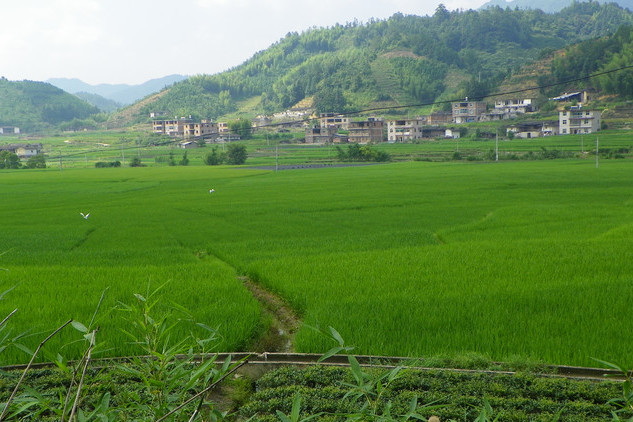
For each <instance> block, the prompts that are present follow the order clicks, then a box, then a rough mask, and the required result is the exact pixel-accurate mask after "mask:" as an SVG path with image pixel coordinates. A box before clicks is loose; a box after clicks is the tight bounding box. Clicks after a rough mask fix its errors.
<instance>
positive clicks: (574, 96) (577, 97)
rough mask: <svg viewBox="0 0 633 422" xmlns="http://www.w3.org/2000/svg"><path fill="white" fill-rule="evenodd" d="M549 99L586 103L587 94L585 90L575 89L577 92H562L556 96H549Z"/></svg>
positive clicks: (587, 99)
mask: <svg viewBox="0 0 633 422" xmlns="http://www.w3.org/2000/svg"><path fill="white" fill-rule="evenodd" d="M550 101H558V102H576V103H578V104H579V105H582V104H586V103H587V102H588V101H589V94H588V93H587V91H577V92H569V93H567V92H566V93H564V94H563V95H559V96H558V97H554V98H550Z"/></svg>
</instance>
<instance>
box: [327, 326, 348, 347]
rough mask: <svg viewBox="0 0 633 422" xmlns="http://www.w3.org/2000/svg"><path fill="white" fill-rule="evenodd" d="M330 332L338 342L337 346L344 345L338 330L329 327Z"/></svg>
mask: <svg viewBox="0 0 633 422" xmlns="http://www.w3.org/2000/svg"><path fill="white" fill-rule="evenodd" d="M330 333H332V337H333V338H334V340H336V341H337V342H338V344H339V346H341V347H344V346H345V340H343V337H342V336H341V335H340V334H339V332H338V331H336V329H334V327H330Z"/></svg>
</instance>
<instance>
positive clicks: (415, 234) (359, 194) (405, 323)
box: [0, 161, 633, 365]
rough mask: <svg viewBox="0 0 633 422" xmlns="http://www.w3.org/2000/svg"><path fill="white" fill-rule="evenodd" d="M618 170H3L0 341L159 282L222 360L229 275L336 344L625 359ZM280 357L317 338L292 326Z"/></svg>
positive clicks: (121, 349) (231, 300)
mask: <svg viewBox="0 0 633 422" xmlns="http://www.w3.org/2000/svg"><path fill="white" fill-rule="evenodd" d="M630 172H631V167H630V163H629V162H628V161H609V162H605V163H604V164H602V165H601V167H600V168H599V169H596V168H595V167H594V166H593V164H592V163H589V162H587V161H550V162H520V163H517V162H515V163H496V164H455V163H443V164H440V163H433V164H431V163H399V164H388V165H378V166H368V167H355V168H324V169H306V170H301V171H283V172H276V173H275V172H268V171H259V170H235V169H228V168H204V167H192V168H142V169H103V170H94V169H90V170H72V171H65V172H51V171H48V172H27V171H21V172H13V173H5V174H3V176H2V177H3V183H2V184H1V185H0V194H1V195H2V198H3V205H2V207H0V218H2V221H4V222H5V224H4V227H5V235H4V236H3V238H2V242H1V243H0V248H1V249H2V250H3V251H7V253H5V254H4V255H3V256H2V257H1V258H0V264H1V265H0V267H3V268H6V269H9V271H8V272H2V273H0V283H1V284H0V285H1V286H2V287H3V290H4V289H6V288H8V287H11V286H16V287H15V289H14V290H13V291H11V292H10V293H9V294H8V295H7V296H6V297H5V300H3V301H1V302H0V311H1V312H2V314H6V313H8V312H10V310H12V309H14V308H15V307H18V308H20V309H21V310H22V311H21V312H20V315H21V316H20V317H19V318H18V317H16V319H15V321H12V322H13V323H14V324H15V325H16V330H20V329H25V328H31V329H33V330H34V331H39V330H44V327H45V326H46V327H52V326H53V325H54V323H55V322H63V321H64V320H66V319H68V318H69V317H76V318H78V319H82V318H86V317H88V316H89V315H90V312H92V309H94V304H95V303H96V301H97V300H98V298H99V296H100V293H101V291H102V290H103V289H104V288H105V287H110V291H109V293H108V294H109V298H108V300H109V302H108V304H109V305H114V304H115V303H116V301H125V300H126V297H129V296H131V295H132V293H135V292H143V291H145V289H147V285H148V283H151V284H152V285H153V286H154V285H159V284H162V283H164V282H166V281H169V282H168V284H167V286H166V287H165V289H166V296H167V297H169V298H170V299H173V300H174V301H176V302H178V303H179V304H180V305H183V306H184V307H186V308H188V309H189V310H190V311H191V312H192V313H193V314H194V316H195V317H196V318H197V319H198V320H201V321H202V322H204V323H205V324H207V325H210V326H218V327H219V331H220V333H221V334H222V335H223V336H224V341H223V342H222V344H220V345H219V346H218V347H220V348H222V349H223V350H225V351H229V350H239V349H244V348H248V345H249V344H251V342H252V341H253V340H254V339H255V338H256V337H257V335H258V334H260V333H261V332H262V330H264V328H265V322H264V321H262V319H261V309H260V308H259V305H258V304H257V303H256V301H255V300H254V299H253V298H252V297H250V296H249V294H248V292H247V291H246V289H245V288H244V287H243V286H242V285H241V284H240V283H239V282H238V281H237V279H236V275H238V274H248V275H250V276H251V277H252V278H253V279H255V280H257V281H259V282H260V283H262V284H263V285H264V286H266V287H268V288H269V289H271V290H272V291H274V292H276V293H278V294H280V295H281V296H283V297H285V298H286V299H287V300H289V302H290V303H291V304H292V305H293V306H294V307H295V309H296V310H297V311H298V312H299V313H300V314H301V316H302V317H303V319H304V322H305V323H306V324H307V325H311V326H321V327H327V326H328V325H331V326H334V327H336V328H337V330H338V331H339V332H341V333H342V335H343V337H344V338H345V339H346V341H347V342H348V343H349V344H352V345H355V346H357V348H356V349H355V353H371V354H389V355H404V356H407V355H410V356H429V355H435V354H439V353H441V354H446V355H451V354H458V353H462V352H465V351H474V352H477V353H481V354H483V355H485V356H487V357H489V358H491V359H496V360H507V359H513V358H516V357H520V358H527V359H539V360H544V361H547V362H549V363H558V364H576V365H592V364H594V362H593V361H592V360H591V357H599V358H602V359H605V360H611V361H618V362H623V361H624V362H626V361H629V362H630V361H631V359H633V352H632V351H631V350H630V347H628V346H627V344H628V340H629V339H628V338H627V333H630V332H631V330H632V329H633V321H632V320H631V318H630V303H631V300H632V299H633V275H632V274H633V271H632V270H633V268H632V267H633V262H632V261H631V259H630V250H631V246H633V245H632V244H633V240H632V239H633V238H632V237H631V234H633V182H632V181H631V178H630ZM211 187H213V188H214V189H215V190H216V192H214V193H213V194H209V193H208V191H209V188H211ZM5 198H6V199H5ZM80 211H82V212H91V216H90V218H89V219H88V220H83V219H82V218H81V216H80V215H79V212H80ZM33 309H35V310H33ZM27 315H28V317H27ZM113 315H114V314H113ZM118 328H120V327H118V326H117V322H116V318H115V317H112V318H110V320H109V321H104V330H103V331H104V337H106V338H108V340H109V341H110V342H111V344H113V345H114V349H113V350H111V351H110V353H111V354H123V353H128V352H130V351H133V347H132V346H131V345H127V344H125V342H124V340H123V339H122V337H120V336H118V334H117V331H118ZM61 340H63V339H60V341H61ZM34 342H35V343H36V341H34ZM295 346H296V349H297V350H298V351H305V352H322V351H324V350H327V349H329V348H330V346H331V344H329V343H327V340H325V339H323V338H321V337H320V336H319V335H318V334H317V333H316V332H315V331H314V330H311V329H310V328H308V327H304V328H302V329H301V330H300V331H299V332H298V334H297V336H296V345H295ZM5 356H7V355H4V356H3V359H4V358H5ZM11 359H13V360H18V359H20V357H19V355H15V356H12V357H11Z"/></svg>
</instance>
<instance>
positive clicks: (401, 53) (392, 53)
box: [381, 51, 421, 59]
mask: <svg viewBox="0 0 633 422" xmlns="http://www.w3.org/2000/svg"><path fill="white" fill-rule="evenodd" d="M381 57H384V58H386V59H393V58H396V57H411V58H413V59H420V58H421V57H420V56H418V55H417V54H415V53H414V52H412V51H390V52H388V53H385V54H383V55H382V56H381Z"/></svg>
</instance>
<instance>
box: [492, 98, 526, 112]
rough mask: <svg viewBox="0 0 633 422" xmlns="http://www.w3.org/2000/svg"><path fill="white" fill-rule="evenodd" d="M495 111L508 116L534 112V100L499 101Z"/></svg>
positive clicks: (496, 102)
mask: <svg viewBox="0 0 633 422" xmlns="http://www.w3.org/2000/svg"><path fill="white" fill-rule="evenodd" d="M495 110H497V111H499V112H503V113H508V114H522V113H529V112H531V111H533V106H532V99H530V98H526V99H523V100H497V101H495Z"/></svg>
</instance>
